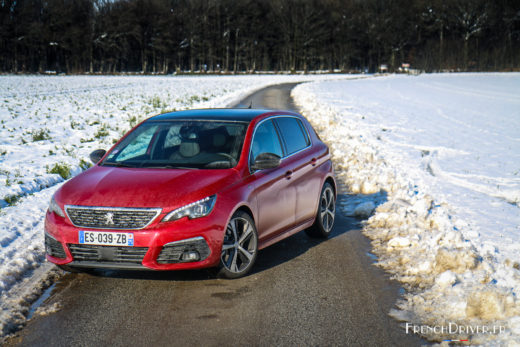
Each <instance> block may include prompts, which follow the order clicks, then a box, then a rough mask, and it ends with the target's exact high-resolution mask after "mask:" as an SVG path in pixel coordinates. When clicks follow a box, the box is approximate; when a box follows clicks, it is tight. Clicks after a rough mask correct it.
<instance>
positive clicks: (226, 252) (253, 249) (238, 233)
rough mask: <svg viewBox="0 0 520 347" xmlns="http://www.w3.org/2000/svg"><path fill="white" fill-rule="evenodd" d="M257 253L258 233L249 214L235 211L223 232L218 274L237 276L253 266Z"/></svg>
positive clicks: (230, 276) (228, 276)
mask: <svg viewBox="0 0 520 347" xmlns="http://www.w3.org/2000/svg"><path fill="white" fill-rule="evenodd" d="M257 253H258V233H257V231H256V226H255V222H254V221H253V219H252V218H251V216H250V215H249V214H247V213H246V212H244V211H237V212H235V214H234V215H233V217H231V220H230V221H229V223H228V225H227V227H226V233H225V234H224V242H223V243H222V251H221V254H220V264H219V271H218V276H219V277H222V278H229V279H232V278H239V277H242V276H244V275H245V274H247V273H248V272H249V271H250V270H251V268H252V267H253V265H254V263H255V260H256V256H257Z"/></svg>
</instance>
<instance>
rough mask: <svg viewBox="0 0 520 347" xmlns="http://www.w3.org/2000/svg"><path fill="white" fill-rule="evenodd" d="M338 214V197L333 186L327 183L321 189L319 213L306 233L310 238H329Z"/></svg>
mask: <svg viewBox="0 0 520 347" xmlns="http://www.w3.org/2000/svg"><path fill="white" fill-rule="evenodd" d="M335 214H336V197H335V195H334V189H333V188H332V185H331V184H330V183H328V182H325V184H324V185H323V188H322V189H321V194H320V201H319V202H318V211H317V212H316V219H315V220H314V224H313V225H311V227H310V228H308V229H306V230H305V231H306V232H307V234H308V235H309V236H312V237H319V238H327V237H329V235H330V232H331V231H332V228H333V227H334V217H335Z"/></svg>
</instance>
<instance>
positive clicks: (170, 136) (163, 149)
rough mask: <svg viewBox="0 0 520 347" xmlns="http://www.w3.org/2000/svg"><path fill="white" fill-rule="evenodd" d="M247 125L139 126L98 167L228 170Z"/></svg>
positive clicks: (188, 123)
mask: <svg viewBox="0 0 520 347" xmlns="http://www.w3.org/2000/svg"><path fill="white" fill-rule="evenodd" d="M246 128H247V123H243V122H225V121H212V120H205V121H194V120H171V121H157V122H153V121H149V122H145V123H143V124H141V125H140V126H139V127H138V128H136V129H135V130H134V131H132V133H130V134H129V135H128V136H127V137H126V138H125V139H124V140H123V141H121V142H120V143H119V144H118V145H117V146H116V147H115V148H114V149H113V150H112V151H111V152H110V153H109V155H108V156H107V158H106V159H105V160H104V161H103V162H102V163H101V164H100V165H102V166H121V167H140V168H141V167H154V168H187V169H228V168H231V167H234V166H235V165H236V164H237V163H238V159H239V156H240V151H241V150H242V143H243V141H244V136H245V132H246Z"/></svg>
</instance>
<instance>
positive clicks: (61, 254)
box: [45, 234, 67, 259]
mask: <svg viewBox="0 0 520 347" xmlns="http://www.w3.org/2000/svg"><path fill="white" fill-rule="evenodd" d="M45 251H46V252H47V254H48V255H50V256H51V257H55V258H60V259H65V258H66V257H67V255H66V254H65V250H64V249H63V246H62V245H61V243H60V242H58V241H56V240H55V239H53V238H52V237H50V236H49V235H47V234H45Z"/></svg>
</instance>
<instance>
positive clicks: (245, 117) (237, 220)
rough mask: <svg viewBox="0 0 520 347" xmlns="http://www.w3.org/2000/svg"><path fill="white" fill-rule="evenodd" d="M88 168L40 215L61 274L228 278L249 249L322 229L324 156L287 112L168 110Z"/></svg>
mask: <svg viewBox="0 0 520 347" xmlns="http://www.w3.org/2000/svg"><path fill="white" fill-rule="evenodd" d="M91 160H92V161H93V162H94V163H95V164H96V165H95V166H93V167H92V168H90V169H88V170H87V171H85V172H83V173H81V174H80V175H78V176H76V177H74V178H73V179H71V180H70V181H68V182H67V183H65V184H64V185H63V186H62V187H61V188H60V189H59V190H58V191H57V192H56V193H55V194H54V196H53V198H52V199H51V203H50V206H49V210H48V211H47V214H46V218H45V246H46V253H47V259H48V260H49V261H51V262H53V263H55V264H57V265H58V266H60V267H62V268H64V269H66V270H69V271H72V270H78V268H116V269H153V270H178V269H195V268H205V267H218V268H219V274H220V275H221V276H222V277H227V278H236V277H240V276H243V275H244V274H246V273H247V272H248V271H249V270H250V269H251V267H252V266H253V264H254V262H255V259H256V256H257V253H258V250H259V249H262V248H264V247H267V246H269V245H271V244H273V243H275V242H278V241H280V240H282V239H284V238H286V237H288V236H290V235H292V234H295V233H297V232H299V231H301V230H304V229H307V232H308V233H309V234H311V235H314V236H318V237H327V236H328V235H329V233H330V232H331V230H332V226H333V222H334V213H335V201H336V183H335V180H334V174H333V168H332V163H331V159H330V154H329V149H328V148H327V146H326V145H325V144H324V143H323V142H322V141H321V140H320V139H319V137H318V136H317V135H316V132H315V131H314V130H313V128H312V126H311V125H310V124H309V122H308V121H307V120H306V119H305V118H304V117H302V116H301V115H299V114H296V113H292V112H286V111H270V110H255V109H213V110H190V111H181V112H173V113H166V114H162V115H158V116H155V117H152V118H149V119H147V120H146V121H144V122H142V123H141V124H139V125H138V126H136V127H135V128H134V129H132V130H131V131H130V132H129V133H128V134H126V135H125V136H124V137H123V138H122V139H121V140H120V141H119V142H118V143H116V144H115V145H114V146H113V147H112V149H111V150H109V151H108V153H107V152H106V151H104V150H97V151H94V152H93V153H92V154H91Z"/></svg>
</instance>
